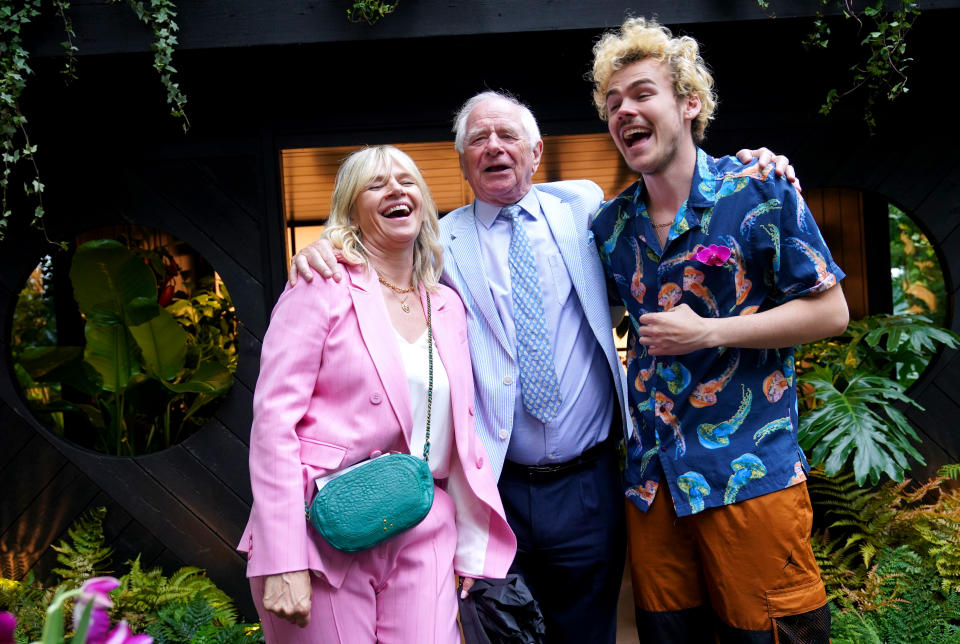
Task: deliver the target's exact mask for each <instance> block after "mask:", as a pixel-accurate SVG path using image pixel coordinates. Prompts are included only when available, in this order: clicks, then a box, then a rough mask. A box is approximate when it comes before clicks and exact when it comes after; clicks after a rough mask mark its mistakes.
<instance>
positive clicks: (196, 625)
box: [0, 507, 263, 644]
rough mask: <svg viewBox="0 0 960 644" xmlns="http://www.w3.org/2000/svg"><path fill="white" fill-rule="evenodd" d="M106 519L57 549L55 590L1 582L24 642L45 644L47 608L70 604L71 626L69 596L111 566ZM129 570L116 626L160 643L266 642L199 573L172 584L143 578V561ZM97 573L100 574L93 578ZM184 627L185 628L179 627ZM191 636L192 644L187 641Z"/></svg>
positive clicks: (116, 595)
mask: <svg viewBox="0 0 960 644" xmlns="http://www.w3.org/2000/svg"><path fill="white" fill-rule="evenodd" d="M105 515H106V510H105V509H104V508H102V507H101V508H97V509H95V510H92V511H90V512H88V513H86V514H84V515H82V516H81V517H80V518H79V519H78V520H77V522H76V523H74V525H73V526H72V527H71V528H70V529H69V530H68V535H69V537H68V539H67V540H65V541H61V543H60V545H59V546H57V547H56V550H57V552H58V553H60V554H58V556H57V560H58V561H59V562H60V563H61V565H62V566H63V567H62V568H58V569H55V570H54V573H56V574H57V575H59V576H60V578H61V581H60V583H58V584H56V585H54V586H52V587H49V588H47V587H44V586H43V585H41V584H39V583H37V582H36V581H35V580H34V579H33V577H32V576H28V578H27V579H26V580H24V581H22V582H18V581H14V580H11V579H2V578H0V610H9V611H11V612H12V613H14V615H16V617H17V622H18V623H17V637H18V639H17V641H18V642H28V641H34V640H37V639H40V637H41V636H42V635H43V629H44V618H45V616H46V613H47V605H48V604H51V603H52V602H54V601H56V600H57V598H58V597H59V598H63V599H64V600H66V601H63V602H62V605H61V606H60V607H59V608H61V609H62V616H61V617H59V620H60V623H61V625H62V622H63V618H64V617H65V618H66V619H67V622H68V623H71V619H70V616H71V612H72V602H71V601H69V596H67V595H66V593H68V592H73V593H75V592H76V589H78V588H80V587H81V585H82V584H84V583H85V582H88V581H89V580H90V579H96V578H98V575H99V572H98V571H99V570H100V569H102V568H103V567H106V566H109V553H110V552H111V549H110V548H109V547H107V546H106V545H105V543H104V534H103V520H104V517H105ZM64 553H72V554H71V555H70V556H64ZM104 553H108V554H107V556H104ZM127 565H128V566H129V571H128V572H127V573H126V574H124V575H123V576H122V577H120V578H119V580H118V581H119V587H117V588H116V589H115V590H113V591H112V592H110V600H112V607H111V608H110V611H109V616H110V618H111V620H112V621H123V622H126V623H127V624H128V625H129V626H130V628H131V629H132V630H133V631H134V632H144V631H146V632H148V633H149V634H151V635H153V636H154V638H155V641H157V642H191V643H196V644H201V643H203V644H206V643H211V642H231V643H232V642H237V643H246V642H251V643H252V642H262V641H263V637H262V633H261V631H260V627H259V624H241V623H237V612H236V608H235V607H234V604H233V600H231V599H230V597H228V596H227V595H226V594H225V593H224V592H223V591H222V590H220V589H219V588H217V586H216V585H215V584H214V583H213V582H212V581H211V580H210V579H209V578H208V577H207V576H206V574H205V573H204V572H203V571H202V570H200V569H199V568H194V567H189V566H188V567H185V568H181V569H179V570H177V571H175V572H174V573H173V574H171V575H169V576H167V575H165V574H164V573H163V571H162V570H160V569H159V568H154V569H151V570H143V569H142V568H141V565H140V558H139V556H138V557H137V558H136V559H134V560H133V561H129V562H127ZM94 572H97V574H95V575H92V574H91V573H94ZM114 583H115V582H114ZM176 620H180V621H181V622H182V626H183V628H180V627H175V626H174V623H173V622H174V621H176ZM47 621H48V623H49V620H47ZM184 628H185V629H186V630H184ZM168 631H169V632H168ZM155 633H156V634H155ZM68 635H69V633H68ZM185 635H189V636H190V638H189V639H184V636H185ZM61 641H62V640H61ZM75 641H79V640H75Z"/></svg>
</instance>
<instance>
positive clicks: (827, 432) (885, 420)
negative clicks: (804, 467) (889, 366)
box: [799, 367, 924, 485]
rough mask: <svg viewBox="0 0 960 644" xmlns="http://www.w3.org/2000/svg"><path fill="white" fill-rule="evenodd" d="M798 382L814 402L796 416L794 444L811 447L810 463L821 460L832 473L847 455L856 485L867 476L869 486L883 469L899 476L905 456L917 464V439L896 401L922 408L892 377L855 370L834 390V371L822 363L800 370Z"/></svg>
mask: <svg viewBox="0 0 960 644" xmlns="http://www.w3.org/2000/svg"><path fill="white" fill-rule="evenodd" d="M803 382H804V383H805V384H807V385H810V386H811V387H813V394H812V395H813V397H814V398H816V399H817V405H816V407H815V408H814V409H813V410H811V411H809V412H808V413H806V414H804V415H803V416H801V418H800V431H799V439H800V445H801V446H802V447H803V448H804V449H806V450H808V453H810V450H812V458H811V461H812V464H813V465H819V464H821V463H823V464H824V466H825V469H826V472H827V475H828V476H833V475H835V474H836V473H837V472H839V471H840V469H841V468H842V467H843V465H844V463H846V462H847V460H848V459H849V458H850V457H851V456H852V457H853V471H854V475H855V476H856V479H857V484H858V485H863V483H864V481H865V480H866V478H867V477H870V481H871V483H872V484H873V485H876V484H877V482H878V481H879V480H880V475H881V474H884V473H886V474H887V476H889V477H890V478H891V479H893V480H895V481H902V480H903V477H904V470H905V469H906V468H907V466H908V463H907V457H908V456H909V457H912V458H914V459H915V460H917V461H918V462H919V463H921V464H923V463H924V460H923V457H922V456H921V455H920V453H919V452H918V451H917V450H916V448H915V447H914V446H913V443H919V442H920V439H919V437H918V436H917V434H916V432H915V431H913V428H912V427H911V426H910V423H909V421H908V420H907V418H906V416H904V415H903V413H902V412H901V411H900V410H899V409H897V408H896V407H895V406H894V403H896V402H902V403H906V404H910V405H913V406H914V407H917V408H918V409H923V408H922V407H921V406H920V405H918V404H917V403H916V402H914V401H913V400H911V399H910V398H909V397H908V396H906V395H904V393H903V387H902V386H901V385H900V384H898V383H897V382H896V381H895V380H892V379H890V378H885V377H882V376H869V375H856V376H854V377H853V378H851V379H850V381H849V382H848V383H847V385H846V387H844V388H843V390H840V389H838V388H837V387H836V385H835V383H834V375H833V372H831V371H830V370H829V369H827V368H825V367H816V368H814V369H813V370H811V371H810V372H808V373H806V374H804V376H803Z"/></svg>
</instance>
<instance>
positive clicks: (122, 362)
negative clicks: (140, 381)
mask: <svg viewBox="0 0 960 644" xmlns="http://www.w3.org/2000/svg"><path fill="white" fill-rule="evenodd" d="M84 335H86V337H87V346H86V348H85V349H84V353H83V355H84V359H85V360H86V361H87V362H89V363H90V365H91V366H92V367H93V368H94V369H96V370H97V372H99V374H100V375H101V376H102V377H103V389H105V390H106V391H112V392H122V391H123V390H124V389H125V388H126V386H127V385H128V384H129V383H130V380H131V379H132V378H133V377H134V376H135V375H137V374H138V373H140V356H139V352H138V350H137V345H136V343H135V342H134V341H133V338H132V337H130V333H129V331H127V327H126V326H124V325H122V324H121V325H112V326H106V325H102V324H93V323H92V322H90V320H87V324H86V326H85V328H84Z"/></svg>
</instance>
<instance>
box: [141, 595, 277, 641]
mask: <svg viewBox="0 0 960 644" xmlns="http://www.w3.org/2000/svg"><path fill="white" fill-rule="evenodd" d="M146 632H147V634H148V635H151V636H152V637H153V640H154V644H215V643H221V642H222V643H224V644H227V643H229V644H241V643H250V644H253V643H257V642H263V633H262V631H261V630H260V628H259V625H251V624H229V625H224V624H222V623H221V622H220V621H219V620H218V618H217V609H216V608H214V607H213V606H211V605H210V603H209V602H208V601H207V600H206V599H204V597H203V596H202V595H201V594H199V593H198V594H197V595H195V596H194V597H193V599H191V600H190V601H188V602H176V603H172V604H168V605H166V606H164V607H163V608H161V609H160V610H159V611H158V612H157V620H156V621H155V622H154V623H153V624H151V625H150V626H149V627H147V631H146Z"/></svg>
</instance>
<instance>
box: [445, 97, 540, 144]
mask: <svg viewBox="0 0 960 644" xmlns="http://www.w3.org/2000/svg"><path fill="white" fill-rule="evenodd" d="M497 99H499V100H501V101H506V102H508V103H511V104H512V105H516V106H517V107H518V108H520V124H521V125H522V126H523V129H524V130H525V131H526V133H527V140H528V141H529V142H530V147H533V146H535V145H536V144H537V143H538V142H539V141H540V128H539V127H538V126H537V119H536V118H534V116H533V112H531V111H530V108H529V107H527V106H526V105H524V104H523V103H521V102H520V101H518V100H517V99H516V98H514V97H513V96H512V95H511V94H508V93H506V92H494V91H486V92H480V93H479V94H477V95H475V96H473V97H471V98H469V99H467V102H466V103H464V104H463V106H462V107H461V108H460V110H459V111H458V112H457V116H456V117H455V118H454V119H453V134H454V147H455V148H456V149H457V152H459V153H460V154H463V151H464V149H465V143H466V139H467V119H468V118H470V112H472V111H473V110H474V108H475V107H477V106H478V105H480V103H483V102H484V101H490V100H497Z"/></svg>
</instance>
